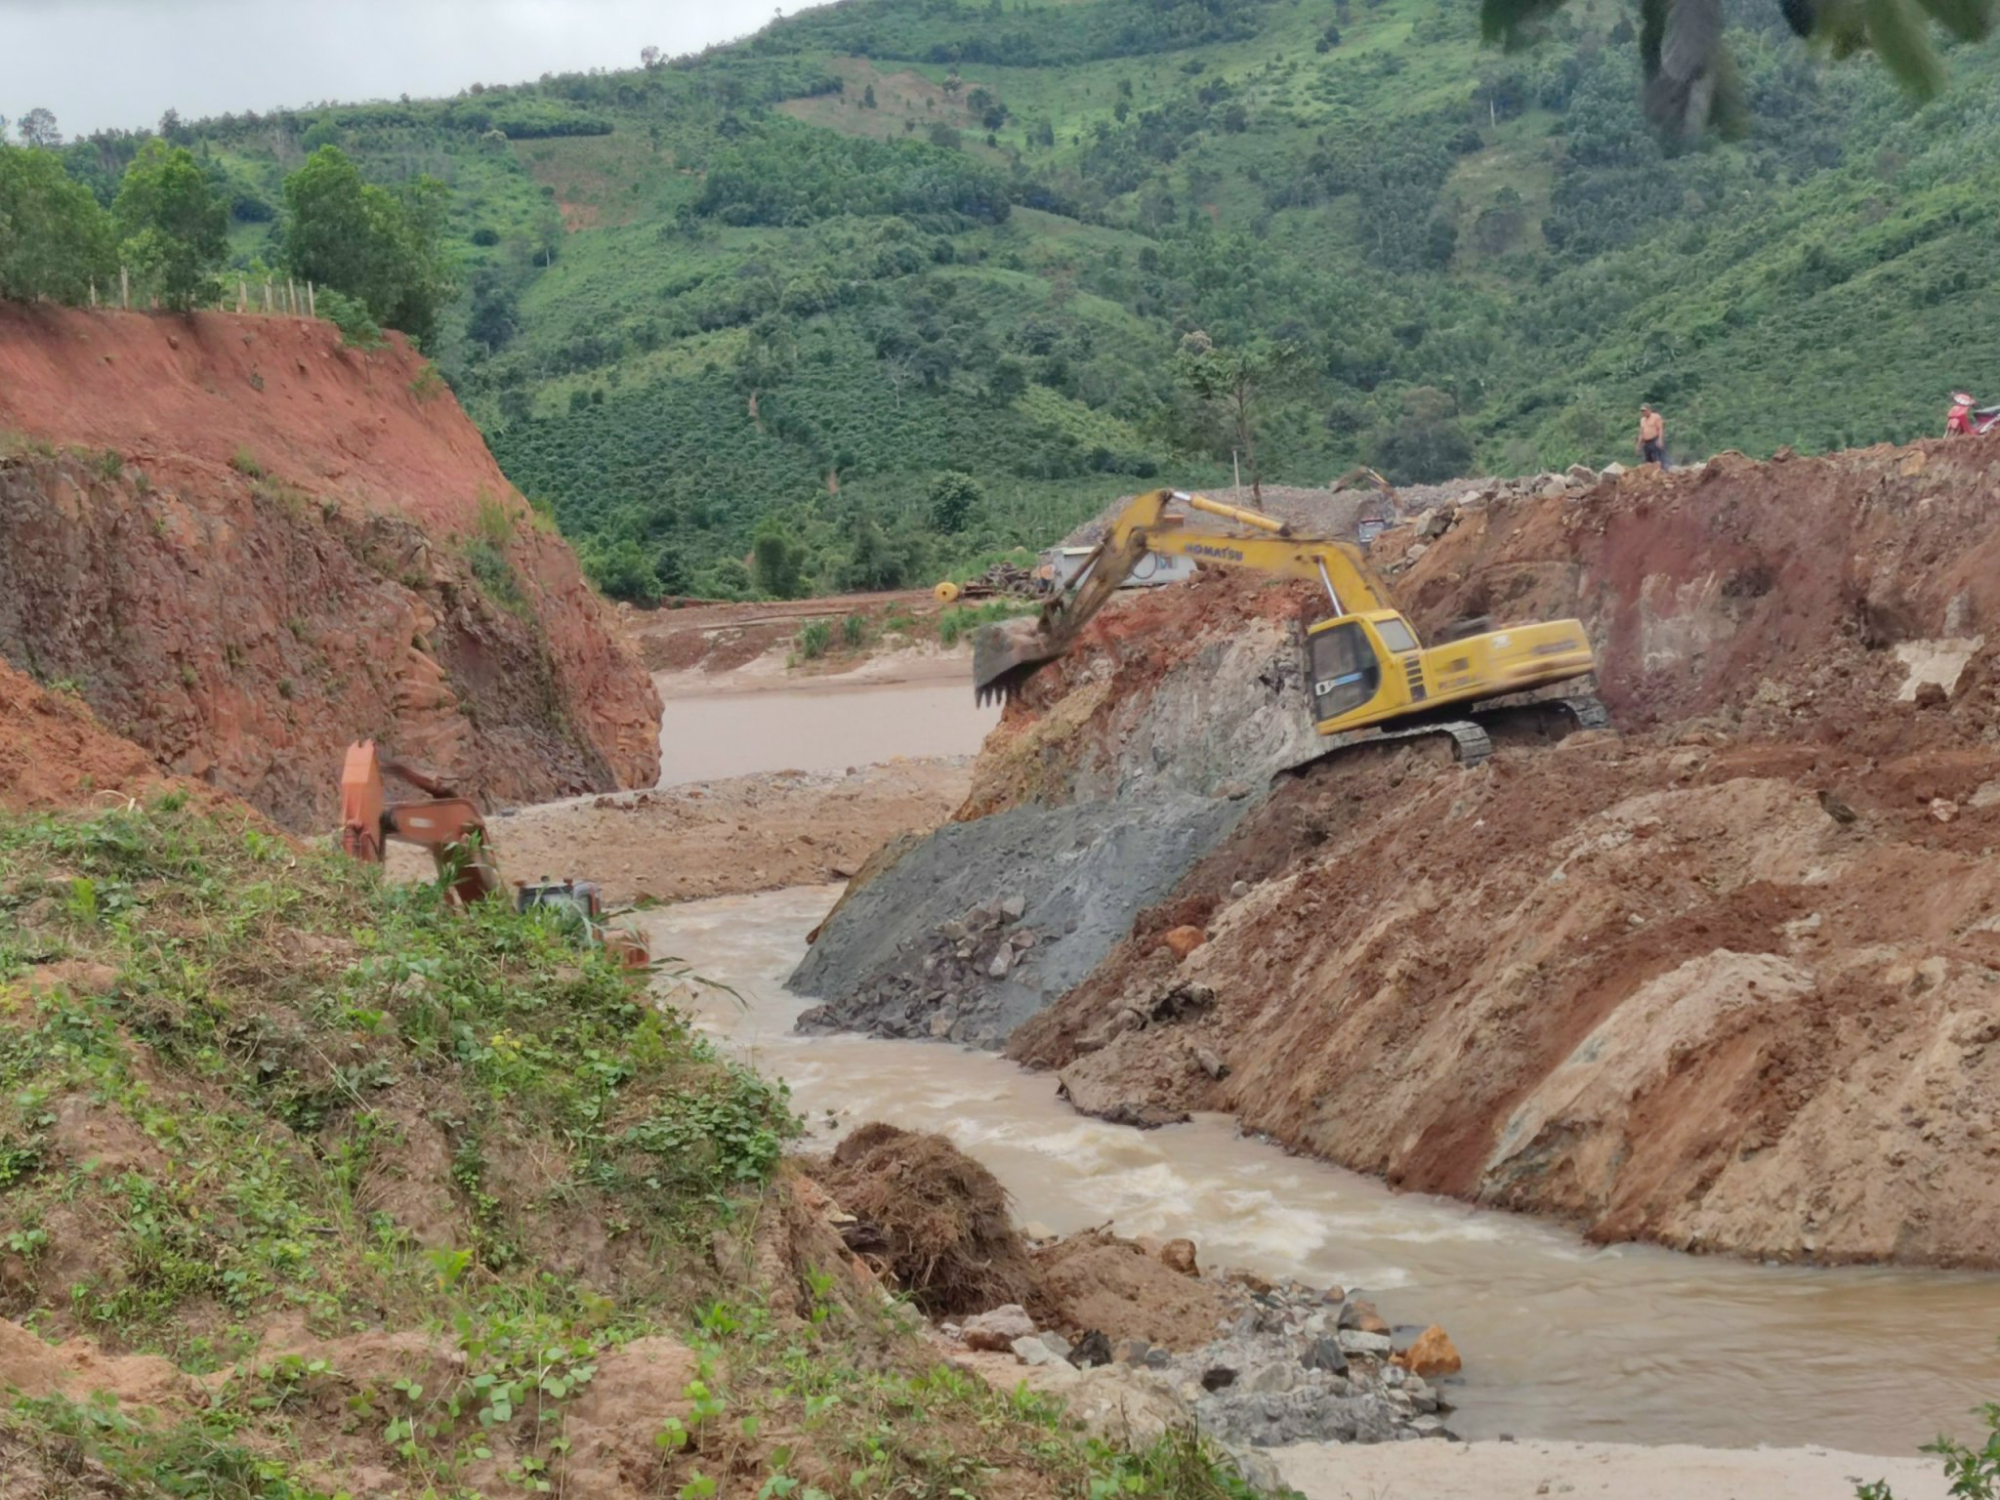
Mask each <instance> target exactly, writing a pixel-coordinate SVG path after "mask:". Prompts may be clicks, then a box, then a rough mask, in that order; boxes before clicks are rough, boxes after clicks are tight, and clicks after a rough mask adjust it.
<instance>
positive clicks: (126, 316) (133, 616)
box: [0, 305, 659, 828]
mask: <svg viewBox="0 0 2000 1500" xmlns="http://www.w3.org/2000/svg"><path fill="white" fill-rule="evenodd" d="M0 577H5V578H6V579H7V580H8V585H7V587H6V588H5V589H4V590H0V658H4V659H5V660H7V661H8V662H11V663H12V664H13V665H14V666H15V667H16V668H18V669H20V670H22V671H24V672H27V673H29V674H31V675H32V676H34V677H35V678H36V679H37V680H39V681H41V682H42V683H44V684H54V683H66V684H70V685H73V686H74V688H75V689H76V690H77V691H78V692H79V693H80V694H81V695H82V697H83V698H84V699H85V700H86V701H87V702H88V703H89V704H90V705H91V707H92V708H94V709H95V710H96V711H97V713H98V715H99V717H100V718H101V719H102V720H103V721H104V723H105V724H106V726H107V727H109V728H110V729H111V730H113V731H114V732H116V733H117V734H120V735H123V736H125V737H126V738H129V739H131V740H133V741H135V742H137V743H138V744H139V745H141V746H142V747H144V748H145V750H146V751H147V752H148V753H149V754H150V755H151V756H152V757H153V759H154V760H155V761H157V762H158V763H159V764H160V765H162V766H163V767H165V768H166V769H168V770H170V771H173V772H176V773H179V774H181V775H185V776H188V777H190V778H193V779H195V780H198V781H203V782H206V783H209V784H211V785H214V786H217V787H219V788H222V789H224V790H227V791H231V792H234V793H237V794H239V795H241V796H242V797H244V798H245V799H246V800H248V801H249V802H251V803H252V804H254V805H255V806H257V807H259V808H261V809H263V810H264V811H265V812H267V813H269V814H271V815H273V816H274V817H276V818H278V819H280V820H281V821H283V822H286V823H288V824H290V825H291V826H294V827H301V828H303V827H309V826H316V825H317V826H323V825H325V824H326V823H327V822H329V821H330V820H331V818H332V816H333V813H334V809H335V807H336V805H337V785H336V783H337V779H338V772H339V764H340V752H341V749H342V747H343V746H344V745H345V744H346V743H347V742H348V741H349V740H351V739H354V738H357V737H359V736H362V735H374V736H376V737H377V738H378V739H380V740H381V741H383V742H384V744H385V745H386V746H387V747H388V748H389V749H391V750H392V751H394V752H395V753H396V754H398V755H401V756H403V757H405V758H408V759H411V760H413V761H417V762H421V763H423V764H424V765H426V766H427V767H428V768H429V769H431V770H432V771H433V772H435V773H437V774H439V775H441V776H442V777H443V779H445V780H446V781H448V782H451V783H453V784H455V785H456V786H458V787H459V788H461V789H463V790H465V791H466V792H468V793H470V794H472V795H475V796H478V797H482V798H485V799H489V800H493V801H504V802H526V801H535V800H541V799H544V798H547V797H551V796H559V795H563V794H567V793H574V792H584V791H603V790H610V789H612V788H615V787H618V786H633V785H637V786H645V785H650V784H651V783H652V782H653V780H654V779H655V778H656V777H657V775H658V766H659V749H658V741H657V728H658V723H659V702H658V699H657V697H656V696H655V694H654V691H653V688H652V685H651V683H650V681H649V679H648V678H647V675H646V673H645V670H644V669H643V668H642V667H641V665H640V663H639V662H638V660H637V659H636V657H635V656H634V654H633V653H632V651H631V650H630V649H629V648H628V647H627V646H626V645H625V644H623V642H622V641H621V640H620V638H619V637H618V636H617V635H616V633H615V631H614V628H613V623H612V618H611V615H610V612H609V611H608V610H607V609H606V608H605V607H604V605H603V604H602V602H601V601H600V600H599V599H598V597H597V596H596V594H595V593H593V592H592V591H591V589H590V588H589V586H588V584H587V583H586V582H585V581H584V579H583V577H582V574H581V572H580V570H579V569H578V567H577V564H576V559H575V557H574V556H573V555H572V553H571V552H570V550H569V548H568V546H567V545H566V544H565V543H564V542H563V541H562V540H561V539H560V538H558V537H557V536H555V535H554V532H553V528H552V527H550V526H549V525H548V524H547V523H545V522H543V521H542V520H541V519H540V518H539V517H536V516H534V515H533V514H532V513H531V512H530V510H529V508H528V507H527V505H526V504H525V502H523V501H522V499H521V498H520V496H519V495H518V494H516V493H515V491H514V490H513V489H512V487H511V486H510V485H509V484H508V483H507V481H506V479H505V478H504V476H502V474H501V473H500V470H499V469H498V467H497V466H496V465H495V464H494V462H493V459H492V457H491V455H490V454H489V453H488V452H487V451H486V448H485V445H484V444H483V443H482V442H481V440H480V437H479V434H478V432H477V430H476V429H475V428H474V427H473V426H472V424H471V422H470V421H469V420H468V419H467V418H466V416H465V414H464V413H463V412H462V411H461V410H460V409H459V407H458V404H457V402H456V401H455V400H454V399H453V398H452V396H451V393H450V392H449V390H448V389H446V388H445V387H444V385H443V383H442V381H441V380H440V379H439V377H438V376H437V374H436V372H435V371H434V370H432V369H431V368H430V367H429V366H427V365H426V364H425V363H424V362H423V361H422V360H421V359H420V358H418V356H417V355H416V354H415V353H413V352H412V351H411V350H410V349H409V348H408V346H407V345H405V344H404V343H403V342H402V341H401V340H400V339H397V338H393V337H392V338H391V340H390V342H389V343H388V344H387V345H385V346H384V347H382V348H379V349H376V350H374V351H364V350H360V349H355V348H350V347H347V346H345V345H343V343H342V342H341V339H340V335H339V333H338V331H337V330H335V329H334V328H333V327H332V325H330V324H326V323H315V322H310V321H305V320H297V319H287V318H261V317H260V318H242V317H230V316H224V315H221V314H205V313H204V314H195V315H193V316H190V317H184V318H183V317H157V316H145V315H141V314H133V313H85V312H79V311H69V310H62V309H56V308H47V307H23V306H18V305H8V306H5V307H0Z"/></svg>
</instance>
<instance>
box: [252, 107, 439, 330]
mask: <svg viewBox="0 0 2000 1500" xmlns="http://www.w3.org/2000/svg"><path fill="white" fill-rule="evenodd" d="M449 197H450V190H449V189H447V188H446V187H445V185H444V184H443V183H441V182H439V181H438V180H437V179H436V178H434V177H421V176H420V177H417V178H415V179H413V180H412V181H410V182H407V183H405V184H404V185H403V187H402V188H401V189H400V190H399V191H397V192H393V193H392V192H390V191H389V190H388V189H387V188H382V187H376V186H375V185H374V184H373V183H369V182H365V181H363V180H362V177H361V169H360V168H359V167H357V166H355V164H354V163H353V161H352V160H350V159H349V158H348V156H347V153H346V152H344V151H342V150H341V149H340V148H339V147H338V146H322V147H320V148H319V150H317V151H315V152H313V154H312V156H311V157H309V158H308V159H307V161H306V164H305V165H304V166H303V167H300V168H299V170H298V171H296V172H294V173H293V174H292V175H291V176H290V177H287V178H286V179H285V219H284V228H283V234H284V259H285V264H286V266H287V268H288V269H289V270H290V271H291V272H292V274H293V275H295V276H298V277H301V278H303V279H304V280H307V281H311V282H316V283H317V284H319V285H320V286H326V287H332V288H333V289H334V290H335V291H337V292H342V293H345V294H346V295H347V296H349V297H352V298H354V299H355V300H356V301H358V302H360V303H362V304H363V305H364V306H365V307H367V309H368V311H369V312H370V313H372V314H373V315H374V317H375V320H376V321H377V322H379V323H381V324H382V325H383V326H384V327H387V328H398V329H401V330H402V331H403V332H404V333H407V334H409V335H410V337H412V338H414V339H416V340H417V341H418V342H419V343H428V342H429V341H430V340H431V339H432V338H434V337H435V336H436V333H437V320H438V314H439V313H440V312H441V311H442V310H443V308H444V305H445V303H446V302H447V301H449V300H450V298H451V294H452V290H453V288H452V284H451V277H450V275H449V274H448V268H447V266H446V264H445V259H444V249H443V235H444V228H445V210H446V207H447V204H448V200H449Z"/></svg>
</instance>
